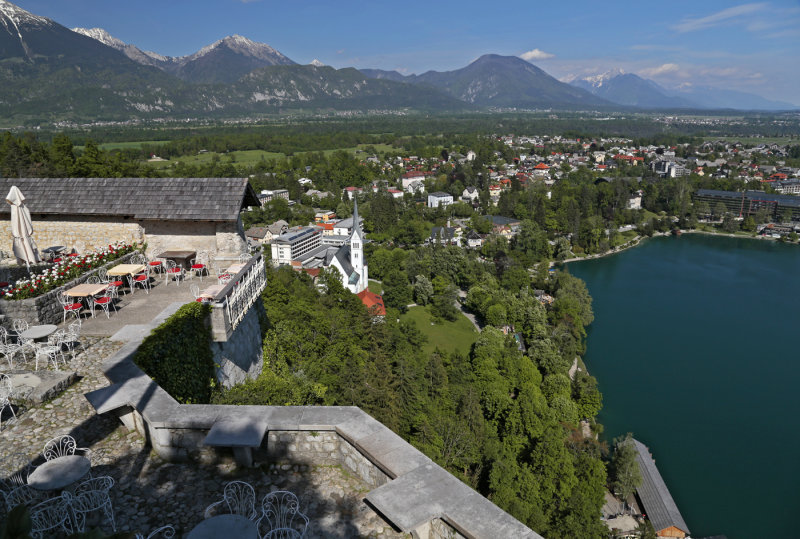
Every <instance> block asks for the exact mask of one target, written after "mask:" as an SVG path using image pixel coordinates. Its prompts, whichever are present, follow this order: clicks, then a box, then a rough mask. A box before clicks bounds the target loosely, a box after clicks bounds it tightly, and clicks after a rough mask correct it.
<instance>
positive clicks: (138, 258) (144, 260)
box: [131, 253, 147, 265]
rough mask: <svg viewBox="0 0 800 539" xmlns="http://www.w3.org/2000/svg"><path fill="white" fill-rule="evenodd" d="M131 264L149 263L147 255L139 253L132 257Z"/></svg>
mask: <svg viewBox="0 0 800 539" xmlns="http://www.w3.org/2000/svg"><path fill="white" fill-rule="evenodd" d="M131 264H145V265H147V257H146V256H144V255H143V254H142V253H137V254H135V255H133V256H132V257H131Z"/></svg>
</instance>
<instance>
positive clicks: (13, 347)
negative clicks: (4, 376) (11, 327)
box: [0, 326, 25, 369]
mask: <svg viewBox="0 0 800 539" xmlns="http://www.w3.org/2000/svg"><path fill="white" fill-rule="evenodd" d="M21 350H22V345H20V344H19V343H15V342H11V339H10V338H9V336H8V331H7V330H6V328H4V327H2V326H0V354H2V355H3V357H4V358H6V361H7V362H8V368H10V369H13V368H14V356H15V355H16V354H17V352H20V351H21ZM23 357H25V356H24V352H23Z"/></svg>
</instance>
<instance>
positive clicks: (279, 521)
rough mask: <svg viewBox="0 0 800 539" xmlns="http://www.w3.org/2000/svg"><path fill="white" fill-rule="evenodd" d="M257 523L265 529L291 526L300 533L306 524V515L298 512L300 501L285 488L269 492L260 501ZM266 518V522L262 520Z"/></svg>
mask: <svg viewBox="0 0 800 539" xmlns="http://www.w3.org/2000/svg"><path fill="white" fill-rule="evenodd" d="M261 514H262V516H261V518H260V519H259V523H260V525H261V526H266V529H267V530H275V529H277V528H292V529H296V530H298V531H300V532H301V535H302V533H303V532H304V531H305V529H306V526H308V517H307V516H305V515H304V514H303V513H301V512H300V501H299V500H298V499H297V496H295V495H294V493H292V492H289V491H286V490H276V491H275V492H270V493H269V494H267V495H266V496H264V499H263V500H262V501H261ZM264 520H266V522H262V521H264Z"/></svg>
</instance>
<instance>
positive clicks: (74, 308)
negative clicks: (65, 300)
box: [64, 303, 83, 311]
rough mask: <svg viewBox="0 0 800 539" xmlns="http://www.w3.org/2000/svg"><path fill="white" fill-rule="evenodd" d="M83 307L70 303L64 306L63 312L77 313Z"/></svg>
mask: <svg viewBox="0 0 800 539" xmlns="http://www.w3.org/2000/svg"><path fill="white" fill-rule="evenodd" d="M82 307H83V305H82V304H80V303H70V304H69V305H64V310H65V311H77V310H78V309H80V308H82Z"/></svg>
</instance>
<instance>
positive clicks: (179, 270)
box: [167, 268, 181, 273]
mask: <svg viewBox="0 0 800 539" xmlns="http://www.w3.org/2000/svg"><path fill="white" fill-rule="evenodd" d="M180 272H181V268H170V269H168V270H167V273H180Z"/></svg>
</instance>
